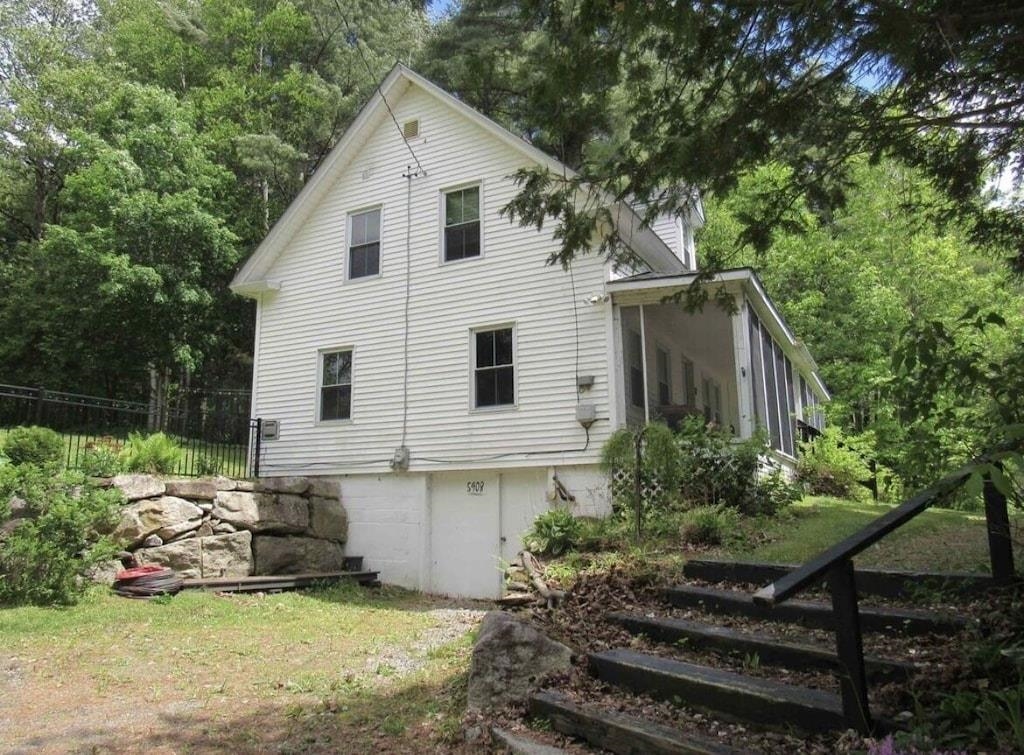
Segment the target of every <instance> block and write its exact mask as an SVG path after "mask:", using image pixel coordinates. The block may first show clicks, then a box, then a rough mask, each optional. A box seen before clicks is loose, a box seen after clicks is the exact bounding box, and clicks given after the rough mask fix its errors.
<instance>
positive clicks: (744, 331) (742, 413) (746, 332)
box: [732, 300, 755, 438]
mask: <svg viewBox="0 0 1024 755" xmlns="http://www.w3.org/2000/svg"><path fill="white" fill-rule="evenodd" d="M749 317H750V310H749V305H748V304H747V302H746V300H744V301H743V302H742V303H741V304H740V309H739V311H738V312H736V314H734V315H733V316H732V343H733V360H734V361H735V368H736V412H737V415H738V416H737V418H736V419H737V423H738V427H737V428H736V435H737V436H739V437H740V438H749V437H751V436H752V435H753V434H754V425H755V420H754V411H753V410H754V382H753V381H754V376H753V375H751V374H750V371H751V366H750V365H751V357H750V325H749Z"/></svg>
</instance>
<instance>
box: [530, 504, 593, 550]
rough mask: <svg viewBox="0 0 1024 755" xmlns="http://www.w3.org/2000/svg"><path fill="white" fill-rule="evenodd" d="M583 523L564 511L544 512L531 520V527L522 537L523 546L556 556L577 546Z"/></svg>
mask: <svg viewBox="0 0 1024 755" xmlns="http://www.w3.org/2000/svg"><path fill="white" fill-rule="evenodd" d="M582 533H583V522H581V521H580V520H579V519H577V518H576V517H574V516H573V515H572V514H570V513H569V512H568V511H567V510H566V509H552V510H551V511H546V512H544V513H543V514H541V515H540V516H538V517H537V518H536V519H534V520H533V526H532V527H530V530H529V532H527V533H526V534H525V535H524V536H523V545H524V546H525V547H526V549H527V550H530V551H534V552H536V553H547V554H550V555H552V556H558V555H560V554H562V553H564V552H566V551H568V550H572V549H573V548H576V547H577V546H578V545H579V542H580V537H581V535H582Z"/></svg>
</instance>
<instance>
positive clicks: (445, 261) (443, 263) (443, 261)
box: [438, 254, 484, 267]
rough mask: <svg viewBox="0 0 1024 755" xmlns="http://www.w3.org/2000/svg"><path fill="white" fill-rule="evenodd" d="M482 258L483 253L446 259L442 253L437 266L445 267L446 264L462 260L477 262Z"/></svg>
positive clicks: (455, 263)
mask: <svg viewBox="0 0 1024 755" xmlns="http://www.w3.org/2000/svg"><path fill="white" fill-rule="evenodd" d="M483 258H484V255H483V254H478V255H476V256H475V257H461V258H459V259H457V260H446V259H445V258H444V256H443V255H442V256H441V262H440V263H439V265H438V266H439V267H447V266H448V265H459V264H462V263H463V262H479V261H480V260H482V259H483Z"/></svg>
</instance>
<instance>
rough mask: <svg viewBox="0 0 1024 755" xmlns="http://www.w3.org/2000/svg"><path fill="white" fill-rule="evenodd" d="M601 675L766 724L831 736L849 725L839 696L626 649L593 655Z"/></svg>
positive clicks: (593, 666)
mask: <svg viewBox="0 0 1024 755" xmlns="http://www.w3.org/2000/svg"><path fill="white" fill-rule="evenodd" d="M590 668H591V671H592V672H593V673H594V675H595V676H597V677H598V678H600V679H602V680H603V681H605V682H608V683H610V684H616V685H619V686H622V687H625V688H627V689H630V690H632V691H634V692H638V693H641V694H646V695H650V696H651V697H657V698H661V699H665V700H670V701H672V702H676V703H678V704H681V705H686V706H690V707H694V708H701V709H703V710H707V711H710V712H712V713H714V714H716V715H718V716H721V717H722V718H728V719H732V720H737V721H741V722H749V723H754V724H758V725H761V726H768V727H776V728H783V729H785V728H788V727H791V726H792V727H796V728H798V729H802V730H804V731H808V732H826V731H834V730H836V729H845V728H846V727H847V722H846V719H844V718H843V711H842V705H841V704H840V701H839V696H838V695H836V694H830V693H828V692H822V691H821V690H815V689H808V688H806V687H795V686H793V685H789V684H782V683H780V682H775V681H771V680H769V679H757V678H754V677H751V676H746V675H744V674H737V673H735V672H732V671H725V670H723V669H716V668H711V667H709V666H698V665H696V664H693V663H683V662H682V661H674V660H671V659H668V658H658V657H657V656H653V655H647V654H645V653H637V652H635V651H633V650H628V649H625V648H620V649H616V650H606V651H604V652H602V653H595V654H593V655H591V656H590Z"/></svg>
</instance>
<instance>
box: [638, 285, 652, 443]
mask: <svg viewBox="0 0 1024 755" xmlns="http://www.w3.org/2000/svg"><path fill="white" fill-rule="evenodd" d="M640 362H641V365H640V366H641V367H642V368H643V370H642V371H643V376H644V424H645V425H646V424H648V423H649V422H650V421H651V395H650V394H651V391H650V384H649V383H648V382H647V329H646V325H645V323H644V305H643V304H641V305H640Z"/></svg>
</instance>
